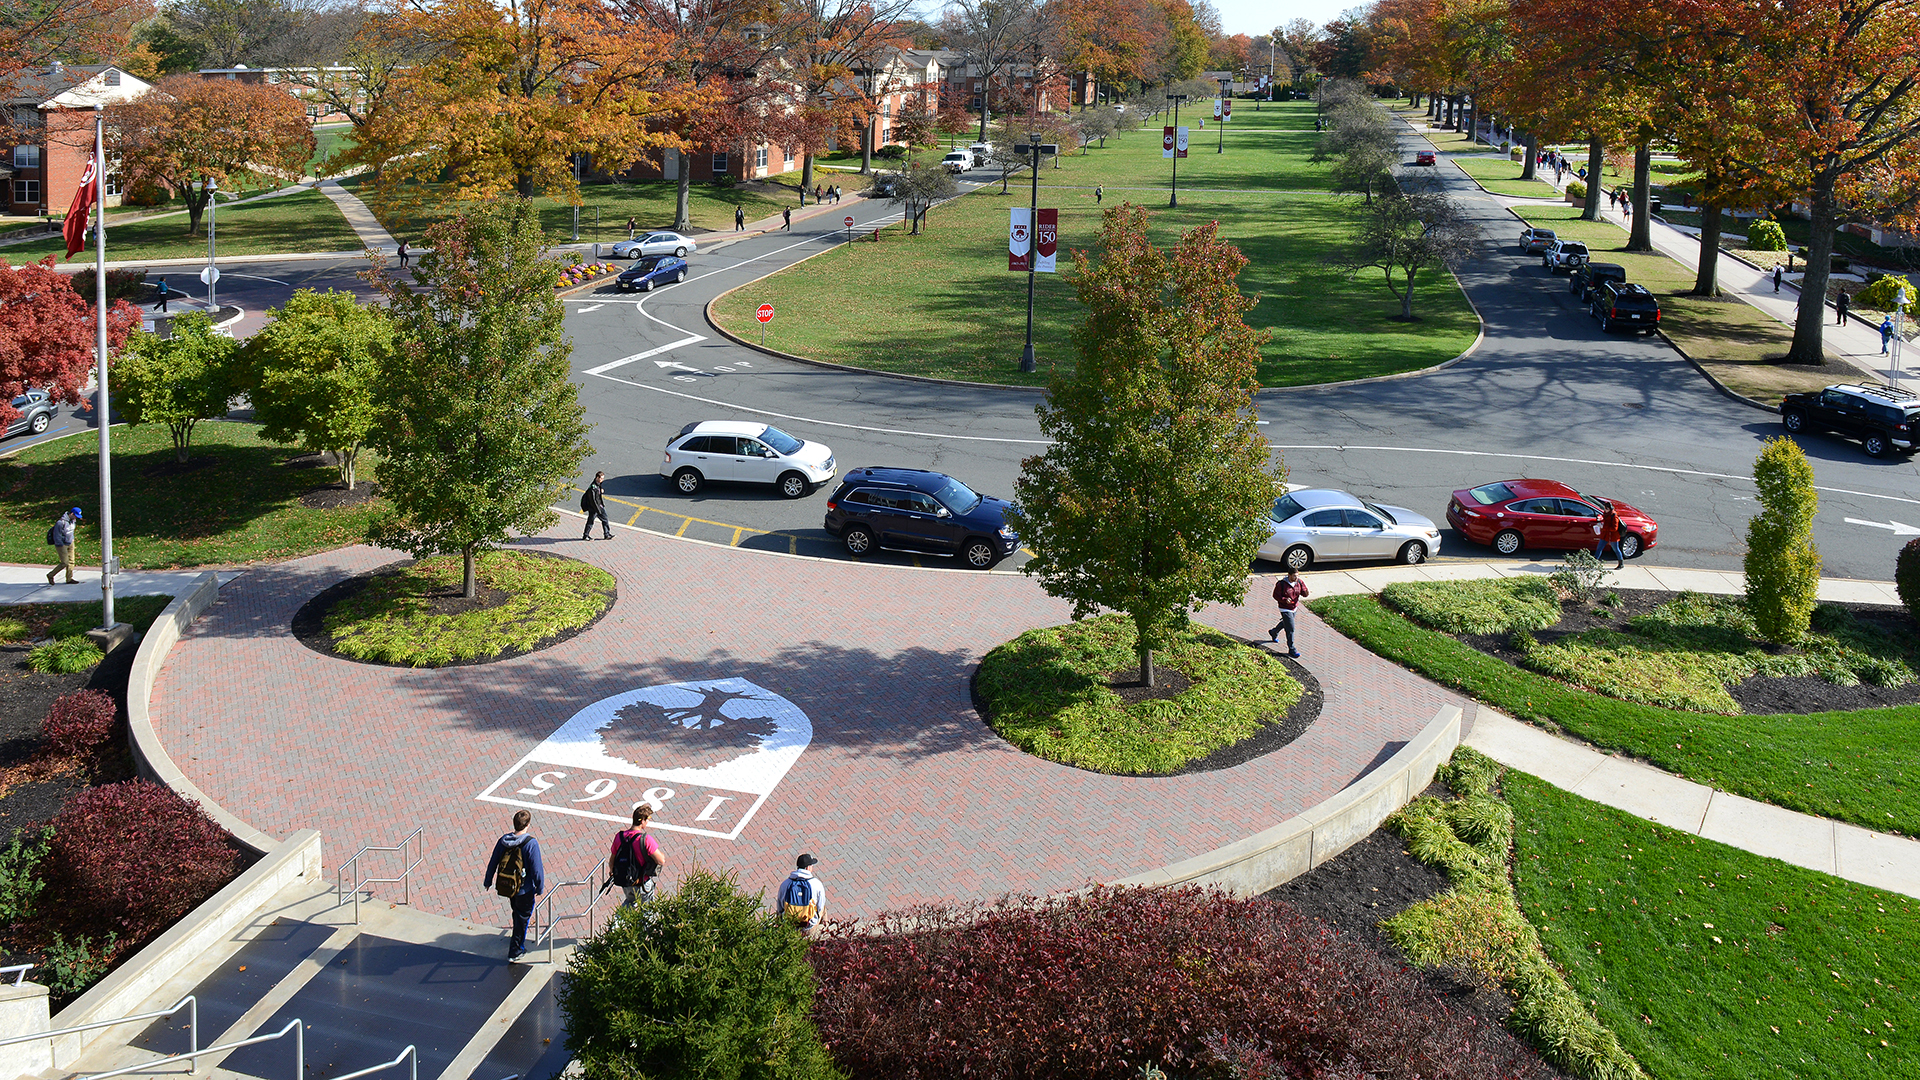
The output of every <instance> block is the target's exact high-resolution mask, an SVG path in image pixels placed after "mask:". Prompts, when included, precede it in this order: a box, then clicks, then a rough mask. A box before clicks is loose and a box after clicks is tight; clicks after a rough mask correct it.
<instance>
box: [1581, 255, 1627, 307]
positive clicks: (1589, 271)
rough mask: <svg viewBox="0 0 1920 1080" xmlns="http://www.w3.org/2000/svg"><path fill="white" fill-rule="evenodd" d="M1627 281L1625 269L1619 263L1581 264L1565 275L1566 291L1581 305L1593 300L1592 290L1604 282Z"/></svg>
mask: <svg viewBox="0 0 1920 1080" xmlns="http://www.w3.org/2000/svg"><path fill="white" fill-rule="evenodd" d="M1625 280H1627V268H1626V267H1624V266H1621V265H1620V264H1619V263H1597V262H1590V263H1581V264H1580V265H1579V266H1576V267H1574V268H1573V269H1572V270H1571V271H1570V272H1568V274H1567V291H1568V292H1571V293H1573V294H1574V295H1575V296H1578V297H1579V298H1580V302H1581V303H1583V304H1584V303H1586V302H1587V301H1588V300H1591V299H1593V290H1595V289H1597V288H1599V287H1600V284H1601V283H1602V282H1606V281H1625Z"/></svg>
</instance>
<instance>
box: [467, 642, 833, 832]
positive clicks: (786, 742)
mask: <svg viewBox="0 0 1920 1080" xmlns="http://www.w3.org/2000/svg"><path fill="white" fill-rule="evenodd" d="M812 741H813V724H812V722H811V721H809V720H808V719H807V715H806V714H805V713H803V712H801V711H800V710H799V708H797V707H796V706H795V705H794V704H793V703H792V702H790V701H788V700H787V699H786V698H783V697H781V696H780V695H778V694H776V693H774V692H773V691H771V690H768V689H766V688H764V687H761V686H756V685H755V684H753V683H751V682H748V681H747V680H745V679H710V680H701V681H698V682H684V683H666V684H663V685H660V686H647V687H642V688H640V689H638V690H629V691H627V692H625V693H621V694H615V695H614V696H612V697H609V698H603V699H602V700H600V701H596V702H594V703H593V704H591V705H589V706H587V707H586V708H584V709H581V710H580V711H579V712H577V713H574V714H573V716H572V717H571V718H570V719H569V720H568V721H567V722H566V723H564V724H562V725H560V727H559V729H558V730H556V731H555V732H554V733H553V734H551V735H549V736H547V737H546V739H544V740H543V741H542V742H541V743H540V745H538V746H536V747H534V748H533V750H532V752H530V753H528V754H527V755H526V756H525V757H524V758H521V759H520V761H519V763H518V764H516V765H515V766H514V767H513V768H511V769H508V770H507V771H506V772H505V773H502V774H501V776H500V778H499V779H498V780H495V781H494V782H493V784H492V786H490V787H488V788H487V790H485V791H483V792H481V793H480V794H479V795H478V796H476V797H477V798H479V799H480V800H481V801H483V802H494V803H506V804H508V805H511V806H526V807H531V808H533V809H537V810H551V811H557V812H559V813H562V814H574V815H578V816H580V817H592V818H601V819H603V820H606V821H614V822H618V823H620V824H623V825H624V824H626V823H627V822H628V821H630V820H631V819H632V816H633V808H634V807H635V806H637V805H639V804H640V803H642V802H646V803H650V804H652V806H653V808H654V816H653V827H654V828H658V829H669V830H672V831H674V832H686V833H695V834H698V835H701V836H714V837H719V838H721V839H724V840H732V839H735V838H737V837H738V836H739V835H740V830H741V829H743V828H745V827H746V824H747V822H748V821H749V820H751V819H752V817H753V814H754V811H756V810H758V809H759V808H760V804H761V803H763V802H765V801H766V798H767V796H768V795H769V794H772V792H773V789H774V788H775V787H777V786H778V785H779V783H780V781H781V780H782V779H783V778H784V777H785V776H786V775H787V770H788V769H791V768H792V767H793V763H794V762H795V761H796V760H798V759H799V757H800V754H801V752H802V751H804V750H806V748H807V745H808V744H809V743H810V742H812Z"/></svg>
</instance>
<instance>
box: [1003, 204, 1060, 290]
mask: <svg viewBox="0 0 1920 1080" xmlns="http://www.w3.org/2000/svg"><path fill="white" fill-rule="evenodd" d="M1032 215H1033V211H1032V210H1030V209H1028V208H1027V207H1024V206H1017V207H1014V208H1012V209H1011V210H1009V211H1008V220H1007V269H1009V270H1021V271H1024V270H1026V269H1027V259H1028V257H1029V256H1032V257H1033V259H1034V264H1033V270H1034V271H1035V272H1036V273H1041V274H1051V273H1054V272H1055V271H1054V268H1053V267H1054V255H1055V253H1056V252H1058V251H1059V249H1060V211H1059V210H1057V209H1054V208H1052V207H1046V208H1043V209H1041V210H1040V211H1039V224H1038V225H1037V226H1034V225H1031V224H1030V222H1031V221H1032V220H1033V219H1032ZM1029 230H1031V231H1029Z"/></svg>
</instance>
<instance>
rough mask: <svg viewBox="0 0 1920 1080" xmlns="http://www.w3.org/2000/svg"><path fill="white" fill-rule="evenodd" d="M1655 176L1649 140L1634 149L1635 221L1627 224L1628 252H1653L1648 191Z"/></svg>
mask: <svg viewBox="0 0 1920 1080" xmlns="http://www.w3.org/2000/svg"><path fill="white" fill-rule="evenodd" d="M1652 174H1653V147H1652V146H1651V145H1649V144H1648V142H1647V140H1645V139H1642V140H1640V145H1639V146H1636V147H1634V148H1633V201H1632V204H1631V205H1632V206H1633V220H1632V221H1630V222H1628V223H1627V250H1628V251H1652V250H1653V223H1652V221H1650V220H1649V219H1648V218H1647V189H1648V186H1649V183H1650V180H1651V178H1652Z"/></svg>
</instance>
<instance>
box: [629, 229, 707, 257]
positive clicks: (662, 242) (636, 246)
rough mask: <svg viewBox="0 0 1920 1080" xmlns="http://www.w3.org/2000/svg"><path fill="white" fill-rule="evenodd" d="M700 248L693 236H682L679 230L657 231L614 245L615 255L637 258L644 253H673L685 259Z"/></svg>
mask: <svg viewBox="0 0 1920 1080" xmlns="http://www.w3.org/2000/svg"><path fill="white" fill-rule="evenodd" d="M698 250H700V245H699V244H698V243H695V242H694V239H693V237H691V236H682V235H680V234H679V233H677V232H656V233H646V234H644V235H642V236H639V237H636V238H635V239H632V240H622V241H620V242H619V243H617V244H615V245H613V257H614V258H616V259H637V258H639V257H640V256H642V255H672V256H675V257H676V258H681V259H684V258H686V257H687V256H688V255H689V254H691V253H692V252H695V251H698Z"/></svg>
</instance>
